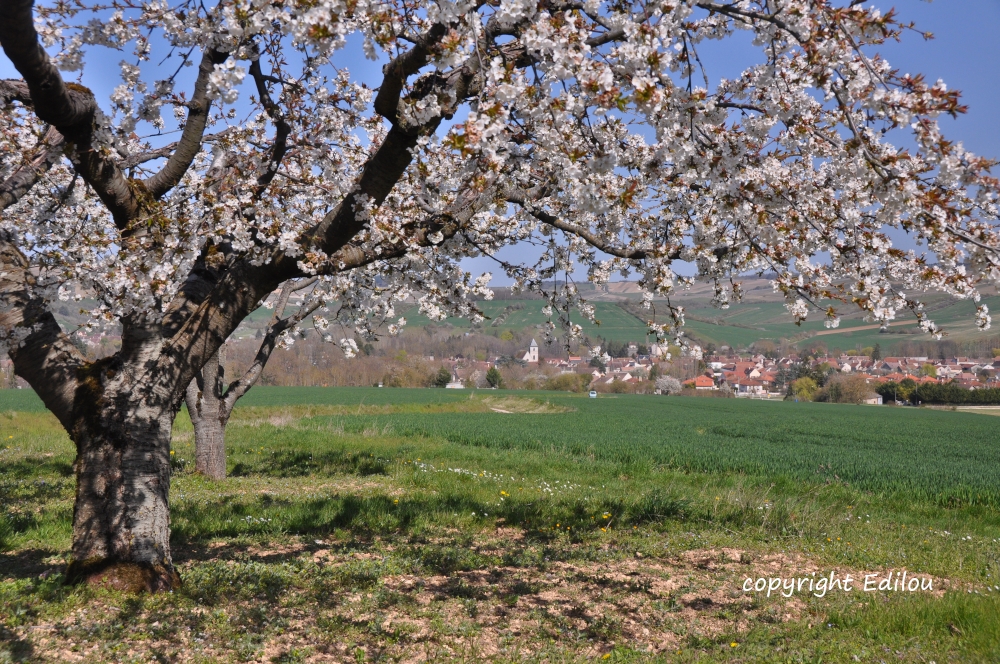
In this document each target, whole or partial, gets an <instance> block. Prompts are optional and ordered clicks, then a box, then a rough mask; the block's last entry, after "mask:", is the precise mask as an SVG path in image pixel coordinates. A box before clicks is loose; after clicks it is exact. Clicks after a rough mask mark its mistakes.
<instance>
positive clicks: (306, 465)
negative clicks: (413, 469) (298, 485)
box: [230, 450, 392, 477]
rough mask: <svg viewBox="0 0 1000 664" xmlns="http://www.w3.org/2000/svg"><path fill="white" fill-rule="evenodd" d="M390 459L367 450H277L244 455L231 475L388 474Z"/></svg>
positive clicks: (234, 466) (235, 465)
mask: <svg viewBox="0 0 1000 664" xmlns="http://www.w3.org/2000/svg"><path fill="white" fill-rule="evenodd" d="M391 462H392V461H391V460H390V459H383V458H381V457H376V456H374V455H372V454H366V453H364V452H347V451H337V450H324V451H322V452H312V451H308V450H278V451H275V452H273V453H271V454H267V455H262V456H260V457H259V458H253V457H251V458H249V459H241V460H239V461H237V462H236V463H235V464H234V465H233V469H232V471H231V472H230V475H232V476H234V477H247V476H253V475H266V476H268V477H303V476H305V475H357V476H361V477H367V476H370V475H387V474H388V472H389V464H390V463H391Z"/></svg>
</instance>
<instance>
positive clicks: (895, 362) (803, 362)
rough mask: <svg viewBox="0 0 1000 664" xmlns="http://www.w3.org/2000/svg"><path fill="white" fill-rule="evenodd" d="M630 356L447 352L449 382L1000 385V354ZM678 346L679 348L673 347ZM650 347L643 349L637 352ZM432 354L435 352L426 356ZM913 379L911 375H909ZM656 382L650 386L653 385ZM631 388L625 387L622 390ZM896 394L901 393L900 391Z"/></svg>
mask: <svg viewBox="0 0 1000 664" xmlns="http://www.w3.org/2000/svg"><path fill="white" fill-rule="evenodd" d="M627 348H628V356H627V357H611V356H610V355H608V354H607V353H606V352H602V351H601V350H600V349H599V348H598V349H594V351H593V352H588V353H583V354H580V355H568V356H566V357H561V358H554V357H549V358H544V359H542V358H540V357H539V347H538V343H537V342H536V341H535V340H534V339H532V340H531V343H530V344H529V345H528V347H527V349H526V350H525V352H524V354H523V355H521V356H519V357H517V358H504V357H491V358H488V359H486V360H484V361H469V360H466V359H463V358H448V359H445V360H439V361H442V362H443V363H444V364H445V365H446V366H449V368H450V370H451V372H452V379H451V381H450V382H449V383H448V384H447V387H449V388H466V387H484V386H487V385H485V383H484V380H485V376H486V374H487V372H488V371H489V370H490V368H492V367H497V366H504V365H510V364H517V365H519V366H521V367H524V368H526V369H528V370H529V371H530V370H531V369H532V368H534V369H536V370H538V371H539V372H540V373H539V375H538V377H539V378H546V379H550V380H551V379H552V378H553V377H558V376H561V375H572V374H577V375H580V376H582V377H584V378H585V379H586V380H587V381H588V382H589V387H590V388H592V389H602V388H603V389H607V388H609V387H611V386H613V385H616V384H617V385H622V386H633V387H634V388H640V385H641V384H643V383H646V388H647V389H641V388H640V389H632V390H627V391H644V392H657V391H658V390H657V389H656V388H653V387H652V384H655V381H656V378H657V377H658V376H667V375H676V374H677V373H678V368H680V372H681V373H682V374H687V375H682V376H681V378H682V380H681V381H680V382H681V385H682V387H683V388H685V389H687V390H693V391H696V392H702V391H704V392H710V391H726V392H730V393H731V394H732V395H733V396H737V397H751V398H785V397H786V396H789V395H791V396H794V393H793V392H792V390H791V386H792V384H793V383H794V382H795V381H796V380H798V379H800V378H803V377H807V378H808V377H813V376H820V377H821V378H820V380H821V381H822V380H823V378H822V377H834V376H836V377H837V378H845V377H851V378H853V379H854V382H855V383H858V382H860V381H863V382H864V384H866V385H868V386H870V388H871V389H870V392H869V393H868V394H866V395H865V397H866V398H865V399H863V401H864V402H866V403H871V404H882V403H883V396H882V395H881V394H879V393H878V387H879V386H881V385H887V384H904V385H907V384H908V385H917V386H919V385H926V384H938V385H955V386H958V387H961V388H962V389H965V390H979V389H984V388H1000V357H996V358H989V359H987V358H972V357H949V358H938V359H934V358H930V357H926V356H917V357H884V358H878V357H876V358H873V357H871V356H870V355H848V354H841V355H838V356H819V357H813V356H806V357H800V356H798V355H788V356H786V357H779V358H774V357H767V356H765V355H763V354H748V355H741V354H735V353H731V352H727V351H730V349H729V348H728V347H725V346H723V347H722V349H720V352H719V353H717V354H713V355H711V356H707V357H704V358H701V359H695V358H690V357H677V356H676V355H675V356H673V357H668V351H667V347H665V346H658V345H656V344H653V345H651V346H649V347H642V346H640V345H639V344H635V343H632V344H629V345H628V346H627ZM675 350H676V349H675ZM640 351H645V352H640ZM427 359H428V360H431V361H434V358H433V357H430V358H427ZM911 381H912V383H911ZM650 388H652V389H650ZM623 391H626V390H623ZM897 400H898V399H897Z"/></svg>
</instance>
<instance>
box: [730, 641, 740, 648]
mask: <svg viewBox="0 0 1000 664" xmlns="http://www.w3.org/2000/svg"><path fill="white" fill-rule="evenodd" d="M738 645H740V644H738V643H736V641H733V642H732V643H730V644H729V647H730V648H735V647H736V646H738Z"/></svg>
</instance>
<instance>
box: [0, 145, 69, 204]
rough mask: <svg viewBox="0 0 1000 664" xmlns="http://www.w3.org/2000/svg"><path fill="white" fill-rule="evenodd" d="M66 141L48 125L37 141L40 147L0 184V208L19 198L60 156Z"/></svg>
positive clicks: (15, 201)
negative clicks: (40, 138)
mask: <svg viewBox="0 0 1000 664" xmlns="http://www.w3.org/2000/svg"><path fill="white" fill-rule="evenodd" d="M65 144H66V141H65V139H63V135H62V134H60V133H59V130H58V129H56V128H55V127H49V128H48V130H46V132H45V135H44V136H42V140H40V141H39V142H38V145H39V147H40V149H39V150H38V151H37V153H36V154H35V156H34V157H32V158H31V159H29V160H27V161H25V163H23V164H21V166H19V167H18V168H17V170H15V171H14V172H13V173H11V174H10V176H9V177H8V178H7V179H6V180H4V182H3V183H2V184H0V210H6V209H7V208H8V207H10V206H11V205H13V204H14V203H17V202H18V201H19V200H21V197H23V196H24V195H25V194H26V193H28V192H29V191H30V190H31V188H32V187H33V186H35V184H36V183H37V182H38V181H39V180H40V179H41V178H42V175H44V174H45V173H47V172H48V171H49V169H51V168H52V166H54V165H55V164H56V163H57V162H58V161H59V160H60V159H61V158H62V153H63V147H64V146H65Z"/></svg>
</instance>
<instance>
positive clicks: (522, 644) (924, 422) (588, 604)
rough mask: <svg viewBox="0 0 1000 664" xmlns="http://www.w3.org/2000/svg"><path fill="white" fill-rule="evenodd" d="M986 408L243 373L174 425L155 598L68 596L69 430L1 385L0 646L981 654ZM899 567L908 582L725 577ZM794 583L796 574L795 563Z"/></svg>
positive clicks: (229, 658) (155, 655)
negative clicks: (234, 389) (164, 559)
mask: <svg viewBox="0 0 1000 664" xmlns="http://www.w3.org/2000/svg"><path fill="white" fill-rule="evenodd" d="M998 423H1000V420H998V419H997V418H996V417H991V416H989V415H981V414H973V413H962V412H949V411H942V410H924V409H910V408H907V409H903V408H888V407H886V408H878V407H864V406H837V405H826V404H795V403H773V402H747V401H742V400H735V399H729V400H724V399H708V398H681V397H669V398H667V397H647V396H637V395H602V396H601V398H599V399H593V400H592V399H588V398H585V397H579V396H576V395H566V394H557V393H539V392H530V393H529V392H521V393H518V392H506V391H480V392H476V393H471V394H470V392H469V391H466V390H432V389H426V390H403V389H381V390H380V389H347V388H340V389H336V388H330V389H323V388H255V389H254V390H253V391H251V392H250V393H249V394H248V395H247V397H246V398H245V399H244V400H243V401H242V402H241V406H240V407H239V408H237V410H236V412H235V414H234V416H233V420H232V421H231V422H230V425H229V429H228V455H229V471H230V477H229V478H227V479H226V480H224V481H222V482H211V481H208V480H206V479H204V478H202V477H200V476H198V475H196V474H194V473H193V472H192V466H193V457H194V441H193V434H192V430H191V425H190V422H189V421H188V420H187V417H186V415H185V414H184V413H183V412H182V413H181V415H180V416H179V418H178V421H177V424H176V427H175V434H174V442H173V455H172V458H173V465H174V470H175V475H174V479H173V484H172V487H171V503H172V529H173V530H172V532H173V538H172V547H173V554H174V560H175V563H176V564H177V565H178V568H179V570H180V572H181V575H182V578H183V580H184V585H183V587H182V588H181V589H180V590H179V591H177V592H174V593H171V594H163V595H140V596H124V595H120V594H117V593H115V592H112V591H108V590H103V589H96V588H85V587H67V586H65V585H63V583H62V569H63V566H64V564H65V560H66V555H67V551H68V549H69V543H70V534H71V533H70V520H71V516H72V501H73V491H74V481H73V476H72V462H73V447H72V445H71V444H70V442H69V440H68V438H67V437H66V435H65V434H64V433H63V432H62V431H61V429H60V428H59V426H58V424H57V422H56V421H55V419H54V418H53V417H52V416H51V415H49V414H48V413H47V412H45V410H44V408H42V407H41V404H40V402H39V401H38V400H37V398H36V397H35V396H34V394H33V393H32V392H30V391H26V390H5V391H0V663H3V664H6V662H21V661H25V662H32V661H86V662H106V661H115V662H118V661H121V662H151V661H155V662H182V661H183V662H188V661H192V662H214V661H221V662H238V661H254V662H313V661H315V662H321V661H324V662H325V661H336V662H362V661H497V662H540V661H545V662H577V661H612V662H647V661H669V662H673V661H678V662H731V661H736V662H774V661H779V662H820V661H823V662H852V661H862V662H889V661H893V662H898V661H903V662H931V661H934V662H937V663H939V664H940V663H943V662H995V661H1000V512H998V507H1000V463H998V462H1000V439H998V435H997V431H998V430H1000V427H998V426H997V425H998ZM902 570H906V571H907V572H908V574H909V575H910V576H913V575H919V576H920V577H921V578H925V579H930V580H932V582H933V589H932V590H931V591H920V592H898V591H892V590H884V591H875V592H863V591H861V590H860V588H856V589H855V590H854V591H852V592H842V591H831V592H829V593H827V594H825V595H824V596H823V597H816V596H815V594H810V593H809V592H808V591H807V592H795V593H794V594H791V596H788V597H785V596H782V595H781V594H780V592H775V593H773V594H771V596H769V597H768V596H766V594H765V593H757V592H744V590H743V588H744V583H745V580H746V579H748V578H749V579H751V580H755V579H758V578H778V577H781V578H802V577H809V578H819V577H823V576H829V575H830V574H831V573H834V574H836V575H837V576H838V577H840V578H843V577H844V575H846V574H852V575H853V576H854V578H856V579H857V578H863V577H864V576H865V575H866V574H879V575H880V578H881V577H884V576H885V575H886V574H887V573H890V572H899V571H902ZM813 573H815V576H813Z"/></svg>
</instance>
